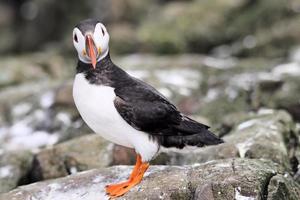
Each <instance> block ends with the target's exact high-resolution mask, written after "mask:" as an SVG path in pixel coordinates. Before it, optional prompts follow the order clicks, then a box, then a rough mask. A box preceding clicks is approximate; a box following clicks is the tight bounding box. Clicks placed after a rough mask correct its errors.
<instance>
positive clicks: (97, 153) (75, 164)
mask: <svg viewBox="0 0 300 200" xmlns="http://www.w3.org/2000/svg"><path fill="white" fill-rule="evenodd" d="M112 154H113V144H112V143H109V142H108V141H106V140H104V139H103V138H101V137H100V136H98V135H95V134H92V135H87V136H82V137H79V138H76V139H73V140H69V141H67V142H64V143H61V144H58V145H55V146H54V147H51V148H47V149H43V150H41V151H40V152H39V153H37V155H36V156H35V162H34V165H33V168H32V170H31V171H32V179H34V180H36V181H37V180H46V179H52V178H57V177H63V176H66V175H69V174H74V173H77V172H80V171H85V170H88V169H94V168H104V167H108V166H110V165H111V163H113V156H112Z"/></svg>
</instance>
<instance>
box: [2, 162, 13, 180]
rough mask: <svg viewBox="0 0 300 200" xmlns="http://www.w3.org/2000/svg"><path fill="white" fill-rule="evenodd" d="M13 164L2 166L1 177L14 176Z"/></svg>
mask: <svg viewBox="0 0 300 200" xmlns="http://www.w3.org/2000/svg"><path fill="white" fill-rule="evenodd" d="M13 168H14V167H13V166H11V165H7V166H4V167H0V178H7V177H11V176H13Z"/></svg>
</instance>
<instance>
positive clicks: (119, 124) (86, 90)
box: [73, 74, 133, 146]
mask: <svg viewBox="0 0 300 200" xmlns="http://www.w3.org/2000/svg"><path fill="white" fill-rule="evenodd" d="M73 97H74V101H75V104H76V107H77V109H78V111H79V113H80V115H81V117H82V118H83V120H84V121H85V122H86V123H87V124H88V126H89V127H90V128H91V129H93V131H95V132H96V133H98V134H100V135H102V137H104V138H106V139H107V140H110V141H112V142H115V143H118V144H121V145H124V146H131V145H130V144H129V142H128V140H127V137H126V136H127V134H128V133H127V132H128V131H129V132H131V131H133V130H131V129H132V128H131V127H130V126H129V125H128V124H127V123H126V122H125V121H124V120H123V118H122V117H121V116H120V115H119V113H118V112H117V110H116V108H115V106H114V99H115V93H114V88H112V87H108V86H100V85H92V84H89V82H88V81H87V80H86V79H85V77H84V75H83V74H77V75H76V77H75V81H74V86H73ZM125 131H126V132H125Z"/></svg>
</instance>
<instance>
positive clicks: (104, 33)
mask: <svg viewBox="0 0 300 200" xmlns="http://www.w3.org/2000/svg"><path fill="white" fill-rule="evenodd" d="M101 31H102V34H103V36H104V35H105V32H104V30H103V28H101Z"/></svg>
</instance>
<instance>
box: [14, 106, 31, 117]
mask: <svg viewBox="0 0 300 200" xmlns="http://www.w3.org/2000/svg"><path fill="white" fill-rule="evenodd" d="M31 108H32V105H31V104H29V103H20V104H17V105H16V106H14V107H13V109H12V115H13V116H15V117H18V116H22V115H25V114H26V113H28V112H29V111H30V110H31Z"/></svg>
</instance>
